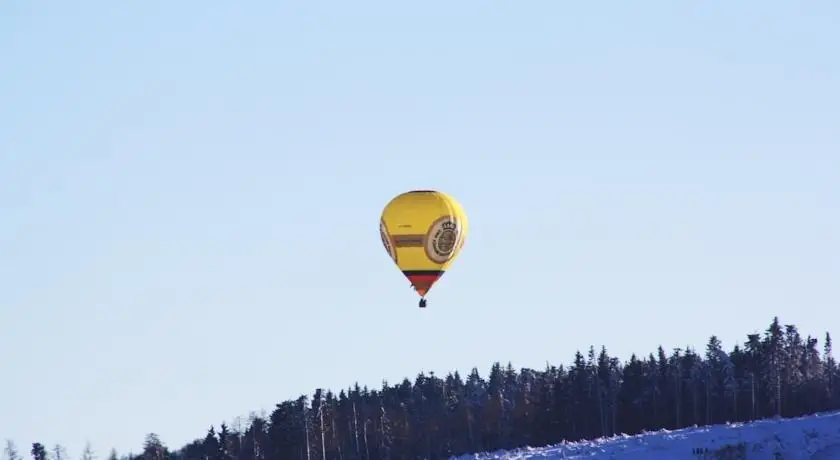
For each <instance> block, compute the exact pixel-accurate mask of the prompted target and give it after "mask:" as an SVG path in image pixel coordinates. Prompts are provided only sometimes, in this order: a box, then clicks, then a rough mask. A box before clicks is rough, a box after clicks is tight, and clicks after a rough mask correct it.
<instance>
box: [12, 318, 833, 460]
mask: <svg viewBox="0 0 840 460" xmlns="http://www.w3.org/2000/svg"><path fill="white" fill-rule="evenodd" d="M831 347H832V342H831V336H830V335H829V334H828V333H825V336H824V341H823V344H822V348H820V344H819V341H818V340H817V339H816V338H814V337H811V336H807V337H805V338H803V337H802V336H801V335H800V333H799V331H798V329H797V328H796V326H794V325H785V324H782V323H781V322H780V321H779V318H773V320H772V321H771V323H770V325H769V326H768V327H767V328H766V329H765V330H764V332H763V333H762V334H758V333H754V334H748V335H747V336H746V340H745V341H744V343H743V344H737V345H735V346H734V347H733V348H732V350H731V351H729V352H727V351H725V350H724V349H723V347H722V344H721V342H720V340H719V339H718V337H717V336H714V335H712V336H711V337H709V340H708V342H707V343H706V344H705V348H704V349H703V350H702V351H697V350H695V349H694V348H693V347H690V346H689V347H685V348H675V349H673V350H671V351H670V353H669V352H666V351H665V349H663V348H662V347H659V348H658V349H657V350H656V351H655V352H652V353H649V354H648V355H647V356H642V355H635V354H634V355H632V356H631V357H630V359H629V360H628V361H627V362H625V363H622V362H620V361H619V360H618V359H617V358H615V357H612V356H610V355H609V352H608V350H607V349H606V348H605V347H603V346H602V347H600V348H596V347H594V346H591V347H589V348H588V349H587V351H586V353H585V354H584V353H582V352H581V351H577V352H576V353H575V354H574V357H573V359H572V362H571V364H569V365H560V366H552V365H550V364H546V367H545V369H542V370H536V369H527V368H526V369H520V370H516V369H515V368H514V367H513V365H512V364H510V363H508V364H507V365H502V364H501V363H498V362H497V363H493V364H492V365H491V366H490V370H489V373H488V375H487V377H486V378H483V377H482V376H481V375H480V373H479V371H478V369H476V368H473V369H471V370H470V372H469V373H468V374H466V379H464V378H462V376H461V374H460V373H458V372H453V373H450V374H448V375H446V376H445V377H443V378H441V377H438V376H436V375H435V374H434V373H428V374H427V373H420V374H419V375H417V376H416V378H415V379H414V381H411V380H409V379H404V380H403V381H402V382H400V383H399V384H397V385H389V384H388V383H387V382H383V383H382V386H381V388H379V389H371V388H368V387H364V386H360V385H358V384H355V385H352V386H351V387H349V388H347V389H342V390H340V391H339V392H338V394H336V393H334V392H333V391H332V390H329V389H323V388H319V389H316V390H315V392H314V394H313V395H312V396H311V398H310V397H309V396H305V395H304V396H300V397H299V398H296V399H292V400H288V401H284V402H281V403H279V404H277V405H276V406H275V408H274V411H273V412H272V413H271V414H269V415H256V414H251V416H250V419H249V420H248V422H247V423H242V421H241V420H240V419H236V420H235V422H234V424H233V426H232V427H231V426H229V425H227V424H226V423H222V424H219V425H217V426H211V427H209V429H208V430H207V431H206V432H205V434H204V435H203V436H202V437H200V438H198V439H196V440H195V441H193V442H191V443H189V444H187V445H186V446H183V447H182V448H180V449H178V450H175V451H171V450H169V449H168V448H167V447H166V445H165V444H164V443H163V442H162V441H161V440H160V439H159V438H158V436H157V435H155V434H154V433H151V434H148V435H147V436H146V438H145V442H144V443H143V449H142V453H141V454H140V455H133V454H127V455H123V456H122V457H119V456H118V455H117V453H116V451H114V450H112V451H111V453H110V455H109V456H108V457H107V458H108V459H109V460H141V459H142V460H281V459H282V460H286V459H289V460H294V459H300V460H373V459H415V458H428V459H440V458H447V457H448V456H451V455H459V454H464V453H471V452H477V451H489V450H497V449H509V448H514V447H519V446H525V445H546V444H551V443H557V442H560V441H562V440H569V441H572V440H580V439H592V438H597V437H601V436H611V435H615V434H618V433H626V434H635V433H639V432H641V431H643V430H647V431H654V430H657V429H660V428H667V429H676V428H683V427H687V426H691V425H695V424H697V425H704V424H717V423H724V422H735V421H740V422H744V421H750V420H756V419H760V418H766V417H773V416H784V417H791V416H800V415H807V414H811V413H815V412H819V411H827V410H835V409H838V406H840V380H839V379H838V377H839V375H838V373H839V372H840V370H838V366H837V363H836V361H835V360H834V357H833V356H832V348H831ZM31 453H32V457H33V459H34V460H46V458H47V452H46V450H45V449H44V446H43V445H42V444H40V443H34V444H33V445H32V451H31ZM86 453H92V450H91V449H90V448H88V450H86ZM6 456H7V457H8V458H10V459H12V460H19V458H20V457H19V456H18V454H17V451H16V450H15V448H14V444H13V443H12V442H11V441H9V442H8V443H7V447H6ZM86 458H87V459H88V460H89V457H86Z"/></svg>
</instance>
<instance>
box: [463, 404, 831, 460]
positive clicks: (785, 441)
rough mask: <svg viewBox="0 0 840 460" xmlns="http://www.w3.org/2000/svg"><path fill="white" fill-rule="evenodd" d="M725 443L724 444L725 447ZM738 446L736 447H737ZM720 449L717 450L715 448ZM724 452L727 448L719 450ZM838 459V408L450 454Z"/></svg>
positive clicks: (478, 457)
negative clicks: (509, 449) (754, 420)
mask: <svg viewBox="0 0 840 460" xmlns="http://www.w3.org/2000/svg"><path fill="white" fill-rule="evenodd" d="M726 446H729V447H728V448H727V447H726ZM739 446H740V447H739ZM717 451H719V452H718V453H717V454H716V453H715V452H717ZM724 451H728V452H727V453H724ZM584 458H586V459H589V460H606V459H625V460H642V459H643V460H682V459H686V460H695V459H729V460H741V459H748V460H765V459H766V460H781V459H783V460H835V459H837V460H840V412H831V413H823V414H817V415H811V416H807V417H799V418H793V419H769V420H761V421H756V422H751V423H730V424H726V425H713V426H705V427H692V428H685V429H681V430H674V431H668V430H660V431H656V432H649V433H643V434H639V435H635V436H627V435H620V436H615V437H612V438H602V439H597V440H594V441H580V442H564V443H560V444H556V445H553V446H547V447H541V448H532V447H527V448H522V449H517V450H512V451H507V452H505V451H500V452H493V453H480V454H470V455H463V456H460V457H453V459H455V460H483V459H487V460H490V459H498V460H502V459H506V460H526V459H584Z"/></svg>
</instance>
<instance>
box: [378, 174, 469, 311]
mask: <svg viewBox="0 0 840 460" xmlns="http://www.w3.org/2000/svg"><path fill="white" fill-rule="evenodd" d="M468 226H469V225H468V222H467V215H466V214H465V213H464V209H463V208H462V207H461V205H460V204H459V203H458V202H457V201H455V199H454V198H452V197H451V196H449V195H447V194H445V193H442V192H437V191H434V190H415V191H411V192H407V193H403V194H401V195H398V196H397V197H395V198H394V199H393V200H391V201H390V202H389V203H388V205H387V206H385V210H384V211H382V217H381V219H380V221H379V233H380V235H381V236H382V244H383V245H384V246H385V250H386V251H388V255H389V256H391V259H393V261H394V263H396V264H397V266H398V267H399V269H400V270H401V271H402V272H403V274H404V275H405V276H406V278H408V280H409V281H410V282H411V285H412V286H413V287H414V289H415V290H416V291H417V293H418V294H420V296H421V297H424V296H425V295H426V294H427V293H428V292H429V290H430V289H431V288H432V285H434V284H435V282H437V280H438V279H440V277H441V276H443V274H444V273H445V272H446V270H447V269H448V268H449V266H450V265H452V263H453V262H454V261H455V259H456V258H457V257H458V254H459V253H460V252H461V249H462V248H463V247H464V241H465V239H466V236H467V229H468ZM424 305H425V303H424V301H423V300H421V302H420V306H421V307H422V306H424Z"/></svg>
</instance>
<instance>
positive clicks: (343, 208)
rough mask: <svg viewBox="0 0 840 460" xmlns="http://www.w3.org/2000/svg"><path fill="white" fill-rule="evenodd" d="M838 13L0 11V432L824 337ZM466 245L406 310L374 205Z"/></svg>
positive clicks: (178, 430) (378, 8) (281, 6)
mask: <svg viewBox="0 0 840 460" xmlns="http://www.w3.org/2000/svg"><path fill="white" fill-rule="evenodd" d="M837 24H840V4H838V3H837V2H836V1H833V0H810V1H801V2H792V1H780V0H779V1H777V0H767V1H762V2H757V1H756V2H724V1H718V2H702V3H698V2H666V1H648V2H610V3H595V2H560V1H553V0H552V1H549V0H545V1H530V2H486V1H478V0H470V1H458V2H443V1H435V2H421V3H416V2H415V3H411V2H385V1H380V2H367V1H353V2H330V3H328V2H315V1H313V2H302V1H301V2H294V3H292V2H279V1H268V0H264V1H263V0H259V1H250V2H219V1H198V0H180V1H177V2H176V1H171V0H166V1H164V0H151V1H142V2H140V1H137V2H127V1H122V2H115V1H104V0H96V1H95V0H90V1H85V2H69V1H58V0H52V1H6V2H3V3H2V6H0V330H2V333H0V438H12V439H14V440H15V441H16V442H17V443H18V444H19V446H21V449H22V450H27V451H28V446H29V445H30V444H31V443H32V442H33V441H40V442H42V443H45V444H49V445H52V444H55V443H61V444H63V445H65V446H67V447H68V448H69V450H70V453H71V454H72V455H73V456H77V455H78V454H79V452H80V450H81V448H82V446H83V445H84V442H85V441H86V440H90V441H91V442H92V443H93V446H94V448H95V449H97V451H98V452H100V454H102V455H104V454H105V453H106V452H107V449H109V448H110V447H112V446H113V447H116V448H117V449H118V450H119V451H120V452H127V451H128V450H133V451H135V452H136V451H138V450H139V448H140V445H141V443H142V440H143V437H144V435H145V434H146V433H148V432H156V433H159V434H160V435H161V437H162V439H163V440H164V441H165V442H166V443H167V444H168V445H169V446H170V447H173V448H177V447H180V446H181V445H182V444H184V443H185V442H187V441H189V440H191V439H193V438H196V437H200V436H203V434H204V433H205V430H206V429H207V428H208V427H209V425H210V424H216V425H218V423H219V422H221V421H222V420H230V419H231V418H232V417H234V416H237V415H243V416H244V415H247V413H248V411H251V410H257V411H258V410H260V409H266V410H270V409H272V407H273V405H274V403H276V402H279V401H281V400H284V399H286V398H291V397H296V396H298V395H300V394H301V393H311V392H312V391H313V390H314V389H315V388H316V387H319V386H323V387H330V388H333V389H339V388H341V387H346V386H348V385H350V384H352V383H353V382H354V381H357V380H358V381H359V382H360V383H362V384H368V385H371V386H378V385H379V383H380V381H381V379H382V378H386V379H388V380H390V381H392V382H394V381H397V380H399V379H401V378H402V377H404V376H409V377H412V378H413V377H414V376H415V375H416V374H417V372H418V371H420V370H426V371H435V372H436V373H438V374H444V373H446V372H447V371H450V370H455V369H459V370H461V371H464V372H466V371H468V370H469V369H470V368H471V367H472V366H478V367H479V369H481V371H482V374H485V373H486V371H487V369H488V367H489V365H490V364H491V362H492V361H494V360H501V361H503V362H506V361H508V360H510V361H512V362H513V363H514V364H515V365H516V366H529V367H538V368H541V367H543V366H544V364H545V362H546V360H548V361H551V362H553V363H555V364H560V363H567V362H569V361H570V359H571V358H572V356H573V354H574V352H575V350H576V349H582V350H585V349H586V348H588V346H589V345H590V344H594V345H596V346H600V345H601V344H604V345H606V346H607V348H608V350H609V351H610V352H611V353H613V354H616V355H618V356H620V357H621V358H622V359H626V358H628V357H629V356H630V354H631V353H632V352H639V353H643V354H647V353H648V352H650V351H653V350H654V349H655V347H656V346H657V345H659V344H662V345H663V346H665V347H666V348H667V349H671V348H672V347H676V346H684V345H686V344H692V345H696V346H698V347H702V346H703V345H704V343H705V342H706V340H707V338H708V336H709V335H710V334H712V333H716V334H718V335H719V336H720V337H721V339H722V340H724V344H725V346H726V347H727V348H729V347H731V346H732V345H733V344H734V343H735V341H738V342H742V341H743V340H744V339H745V337H744V335H745V334H746V333H749V332H752V331H755V330H762V329H764V328H765V327H766V325H767V324H768V323H769V321H770V320H771V318H772V316H773V315H779V316H780V317H781V319H782V321H783V322H788V323H789V322H792V323H795V324H797V325H799V326H800V328H801V329H802V332H803V334H808V333H811V334H816V335H820V336H822V334H823V333H824V331H825V330H826V329H829V330H831V328H835V330H834V332H836V333H837V334H840V327H838V326H840V311H838V306H840V283H838V276H840V239H838V231H840V225H838V223H839V222H840V217H839V216H840V214H838V206H840V184H838V179H840V129H838V127H840V109H838V107H840V76H838V75H840V54H838V51H837V46H838V44H840V29H838V27H837ZM418 188H422V189H429V188H431V189H439V190H443V191H446V192H449V193H451V194H453V195H454V196H455V197H456V198H457V199H458V200H459V201H460V202H461V203H462V204H463V206H464V207H465V209H466V211H467V213H468V215H469V217H470V223H471V234H470V235H469V239H468V241H467V245H466V247H465V248H464V251H463V252H462V253H461V257H460V258H459V259H458V261H457V262H456V263H455V265H454V266H453V268H452V270H451V271H450V272H449V273H448V274H447V275H446V276H444V278H443V279H442V280H441V281H440V282H439V283H438V284H437V285H436V286H435V288H434V289H433V290H432V292H431V293H430V296H429V308H428V309H426V310H420V309H418V308H417V297H416V294H415V293H414V292H413V291H412V290H411V289H410V288H409V286H408V282H407V281H406V280H405V279H404V278H403V277H402V275H401V274H400V273H399V272H398V270H397V269H396V267H395V266H394V265H393V264H392V263H391V261H390V259H389V258H388V256H387V255H386V253H385V251H384V249H383V248H382V245H381V242H380V239H379V231H378V220H379V215H380V212H381V210H382V208H383V206H384V205H385V204H386V203H387V202H388V200H390V199H391V198H392V197H393V196H394V195H396V194H398V193H401V192H404V191H407V190H412V189H418Z"/></svg>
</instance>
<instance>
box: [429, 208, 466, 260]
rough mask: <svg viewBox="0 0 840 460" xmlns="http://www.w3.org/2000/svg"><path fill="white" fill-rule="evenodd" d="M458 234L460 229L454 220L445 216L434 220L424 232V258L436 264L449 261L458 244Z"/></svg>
mask: <svg viewBox="0 0 840 460" xmlns="http://www.w3.org/2000/svg"><path fill="white" fill-rule="evenodd" d="M459 233H460V227H459V226H458V222H457V221H456V220H455V219H453V218H451V217H449V216H445V217H441V218H440V219H438V220H436V221H435V222H434V223H433V224H432V226H431V227H429V231H428V232H426V245H425V246H426V256H427V257H428V258H429V259H430V260H431V261H432V262H435V263H438V264H442V263H444V262H446V261H448V260H449V259H451V258H452V255H453V253H454V252H455V247H456V245H459V243H460V242H459V241H458V236H459Z"/></svg>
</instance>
